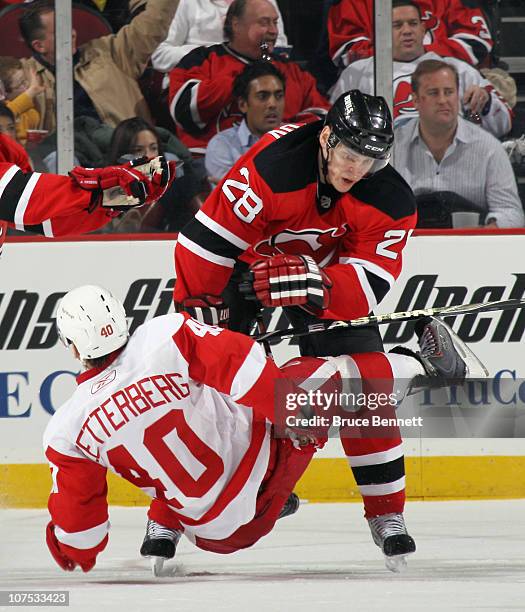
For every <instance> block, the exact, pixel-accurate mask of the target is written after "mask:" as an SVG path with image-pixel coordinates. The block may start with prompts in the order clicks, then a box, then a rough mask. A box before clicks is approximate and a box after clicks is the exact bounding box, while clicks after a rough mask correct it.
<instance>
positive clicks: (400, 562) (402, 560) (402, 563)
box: [385, 555, 408, 574]
mask: <svg viewBox="0 0 525 612" xmlns="http://www.w3.org/2000/svg"><path fill="white" fill-rule="evenodd" d="M407 556H408V555H394V556H393V557H385V566H386V568H387V569H389V570H390V571H391V572H394V573H395V574H400V573H401V572H403V571H404V570H405V569H406V568H407V565H408V564H407Z"/></svg>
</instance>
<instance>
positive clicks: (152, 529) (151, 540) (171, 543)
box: [140, 519, 182, 576]
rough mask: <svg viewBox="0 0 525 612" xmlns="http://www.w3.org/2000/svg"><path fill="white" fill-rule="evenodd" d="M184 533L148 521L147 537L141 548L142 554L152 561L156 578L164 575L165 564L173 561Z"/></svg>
mask: <svg viewBox="0 0 525 612" xmlns="http://www.w3.org/2000/svg"><path fill="white" fill-rule="evenodd" d="M181 535H182V533H181V532H180V531H179V530H177V529H170V528H169V527H164V526H163V525H160V524H159V523H157V522H156V521H153V520H151V519H149V520H148V524H147V525H146V535H145V536H144V541H143V542H142V546H141V547H140V554H141V555H142V556H143V557H147V558H149V559H150V561H151V571H152V572H153V575H154V576H160V575H161V574H162V568H163V567H164V562H165V561H166V560H168V559H173V557H174V556H175V551H176V549H177V544H178V543H179V540H180V538H181Z"/></svg>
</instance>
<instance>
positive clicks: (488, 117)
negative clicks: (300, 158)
mask: <svg viewBox="0 0 525 612" xmlns="http://www.w3.org/2000/svg"><path fill="white" fill-rule="evenodd" d="M425 60H440V61H443V62H446V63H447V64H452V66H454V67H455V68H456V70H457V71H458V75H459V97H460V100H461V99H463V95H464V93H465V91H466V90H467V89H468V88H469V87H470V86H471V85H475V86H477V87H483V88H484V89H486V90H487V93H488V94H489V96H490V108H489V109H488V112H487V113H486V114H485V115H483V114H482V115H481V126H482V127H483V128H484V129H485V130H487V132H490V133H491V134H493V135H494V136H496V137H497V138H499V137H501V136H504V135H505V134H507V133H508V132H509V131H510V130H511V128H512V110H511V109H510V106H509V105H508V104H507V101H506V100H505V99H504V98H503V97H502V96H501V94H500V93H499V92H498V90H497V89H495V88H494V86H493V85H492V83H491V82H490V81H488V80H487V79H486V78H485V77H484V76H483V75H482V74H481V72H479V71H478V70H476V68H473V67H472V66H470V65H469V64H467V63H466V62H464V61H462V60H459V59H456V58H455V57H442V56H441V55H437V54H436V53H433V52H429V53H424V54H423V55H421V56H419V57H418V58H416V59H415V60H413V61H411V62H392V69H393V83H392V86H393V94H394V122H395V125H396V126H398V125H400V124H401V123H402V122H403V121H406V120H408V119H412V118H414V117H417V116H418V112H417V109H416V108H415V106H414V100H413V90H412V83H411V81H412V75H413V74H414V72H415V70H416V68H417V66H418V64H420V63H421V62H423V61H425ZM353 88H356V89H360V90H361V91H362V92H364V93H368V94H373V93H374V58H373V57H369V58H367V59H363V60H359V61H357V62H354V63H353V64H350V66H348V68H345V69H344V70H343V72H342V73H341V76H340V77H339V79H338V81H337V83H336V84H335V85H334V89H333V91H332V94H331V99H332V101H335V100H336V99H337V98H338V96H340V95H341V94H342V93H344V92H345V91H347V90H348V89H353Z"/></svg>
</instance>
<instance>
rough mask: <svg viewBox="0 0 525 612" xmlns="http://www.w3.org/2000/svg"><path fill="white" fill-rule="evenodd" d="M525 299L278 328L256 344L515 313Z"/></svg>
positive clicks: (391, 313) (258, 339)
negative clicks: (349, 330) (432, 319)
mask: <svg viewBox="0 0 525 612" xmlns="http://www.w3.org/2000/svg"><path fill="white" fill-rule="evenodd" d="M524 307H525V300H517V299H514V300H499V301H497V302H482V303H479V304H459V305H458V306H441V307H439V306H438V307H436V308H424V309H421V310H408V311H405V312H389V313H388V314H379V315H371V316H369V317H361V318H359V319H352V320H350V321H328V320H327V321H319V322H318V323H312V324H310V325H307V326H305V327H292V328H290V329H278V330H276V331H273V332H268V333H266V334H261V335H259V336H257V337H256V340H257V342H268V341H271V340H284V339H285V338H293V337H298V336H306V335H308V334H314V333H318V332H324V331H328V330H332V329H346V328H348V327H366V326H368V325H385V324H386V323H394V322H395V323H397V322H401V321H416V320H417V319H421V318H422V317H435V316H437V315H439V316H441V317H456V316H459V315H464V314H477V313H478V312H491V311H496V310H513V309H515V308H524Z"/></svg>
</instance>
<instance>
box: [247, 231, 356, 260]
mask: <svg viewBox="0 0 525 612" xmlns="http://www.w3.org/2000/svg"><path fill="white" fill-rule="evenodd" d="M347 233H348V226H347V225H346V223H344V224H343V225H341V226H340V227H331V228H330V229H327V230H320V229H318V228H306V229H304V230H298V231H295V230H283V231H282V232H279V233H277V234H274V235H273V236H270V237H269V238H266V240H261V242H258V243H257V244H256V245H255V246H254V247H253V250H254V251H255V252H256V253H257V254H258V255H263V256H264V257H272V255H280V254H281V253H289V254H291V255H310V257H312V258H313V259H314V260H315V261H316V262H317V263H318V264H321V265H323V266H325V265H327V264H328V262H329V261H330V260H331V259H332V257H333V256H334V255H335V252H336V250H337V246H338V244H339V242H340V241H341V238H342V237H343V236H345V235H346V234H347Z"/></svg>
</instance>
